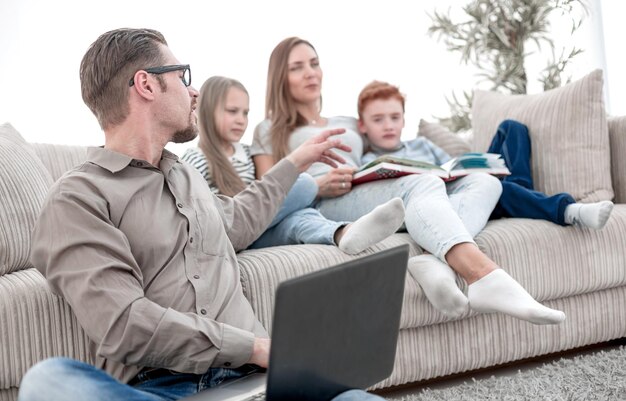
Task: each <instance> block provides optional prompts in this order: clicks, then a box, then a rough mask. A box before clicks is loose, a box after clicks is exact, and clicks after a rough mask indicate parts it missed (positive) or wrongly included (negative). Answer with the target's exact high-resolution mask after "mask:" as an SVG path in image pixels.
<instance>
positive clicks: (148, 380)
mask: <svg viewBox="0 0 626 401" xmlns="http://www.w3.org/2000/svg"><path fill="white" fill-rule="evenodd" d="M254 370H255V369H254V368H253V367H251V366H250V365H244V366H242V367H240V368H237V369H223V368H212V369H209V371H208V372H207V373H205V374H203V375H194V374H186V373H175V372H169V371H167V370H166V369H159V370H156V371H154V372H148V373H140V374H139V375H137V378H136V379H134V380H133V384H132V385H128V384H123V383H121V382H119V381H117V380H115V379H114V378H113V377H111V376H110V375H108V374H107V373H106V372H104V371H103V370H100V369H98V368H96V367H94V366H92V365H89V364H86V363H84V362H80V361H76V360H73V359H68V358H50V359H46V360H44V361H42V362H39V363H38V364H37V365H35V366H33V367H32V368H31V369H30V370H29V371H28V372H27V373H26V375H25V376H24V379H23V380H22V383H21V385H20V392H19V395H18V401H39V400H41V401H44V400H45V401H67V400H73V401H83V400H85V401H87V400H89V401H111V400H124V401H166V400H178V399H181V398H184V397H187V396H190V395H192V394H195V393H197V392H198V391H200V390H204V389H206V388H210V387H215V386H217V385H218V384H220V383H222V382H224V381H226V380H231V379H235V378H238V377H242V376H246V375H248V374H250V373H252V372H254ZM333 401H383V399H382V398H380V397H378V396H376V395H374V394H369V393H367V392H365V391H362V390H349V391H346V392H344V393H341V394H339V395H338V396H336V397H335V398H333Z"/></svg>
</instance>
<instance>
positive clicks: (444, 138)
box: [417, 120, 470, 157]
mask: <svg viewBox="0 0 626 401" xmlns="http://www.w3.org/2000/svg"><path fill="white" fill-rule="evenodd" d="M417 135H418V136H423V137H424V138H426V139H428V140H430V141H431V142H432V143H434V144H435V145H437V146H439V147H440V148H441V149H443V150H444V151H445V152H446V153H447V154H449V155H450V156H452V157H456V156H459V155H462V154H463V153H467V152H469V151H470V144H469V142H467V141H466V140H465V139H463V138H461V136H460V135H458V134H454V133H452V132H450V130H448V129H447V128H446V127H444V126H443V125H440V124H437V123H431V122H428V121H425V120H420V124H419V129H418V131H417Z"/></svg>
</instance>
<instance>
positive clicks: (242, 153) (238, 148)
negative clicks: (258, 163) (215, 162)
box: [231, 142, 248, 163]
mask: <svg viewBox="0 0 626 401" xmlns="http://www.w3.org/2000/svg"><path fill="white" fill-rule="evenodd" d="M233 148H235V153H233V155H232V156H231V159H235V160H237V161H238V162H240V163H246V162H248V155H247V154H246V150H245V148H244V147H243V145H242V144H241V142H233Z"/></svg>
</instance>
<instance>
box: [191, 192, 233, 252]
mask: <svg viewBox="0 0 626 401" xmlns="http://www.w3.org/2000/svg"><path fill="white" fill-rule="evenodd" d="M193 204H194V211H195V217H196V222H195V223H196V224H197V230H195V231H196V232H197V233H198V234H199V235H200V250H201V251H202V253H205V254H207V255H214V256H224V255H226V251H227V249H228V248H229V243H230V241H229V239H228V235H226V230H225V229H224V222H223V221H222V218H221V216H220V213H219V211H218V210H217V207H216V205H215V201H214V200H213V199H207V198H196V199H194V200H193Z"/></svg>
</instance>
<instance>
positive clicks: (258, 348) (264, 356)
mask: <svg viewBox="0 0 626 401" xmlns="http://www.w3.org/2000/svg"><path fill="white" fill-rule="evenodd" d="M248 363H253V364H255V365H258V366H260V367H262V368H267V367H268V365H269V364H270V339H269V338H260V337H255V339H254V346H253V348H252V356H251V357H250V360H249V361H248Z"/></svg>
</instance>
